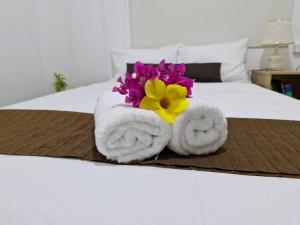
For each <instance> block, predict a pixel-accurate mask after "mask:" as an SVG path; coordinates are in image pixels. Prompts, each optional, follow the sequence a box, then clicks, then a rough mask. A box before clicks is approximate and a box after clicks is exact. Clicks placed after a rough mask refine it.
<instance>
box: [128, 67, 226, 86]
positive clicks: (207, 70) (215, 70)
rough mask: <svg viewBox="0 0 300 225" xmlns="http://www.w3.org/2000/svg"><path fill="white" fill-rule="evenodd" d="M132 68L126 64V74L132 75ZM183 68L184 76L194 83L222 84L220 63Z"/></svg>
mask: <svg viewBox="0 0 300 225" xmlns="http://www.w3.org/2000/svg"><path fill="white" fill-rule="evenodd" d="M152 65H153V66H158V64H152ZM166 65H168V64H166ZM133 67H134V64H133V63H127V72H129V73H133V72H134V70H133ZM185 68H186V71H185V76H187V77H189V78H191V79H195V80H196V82H222V81H221V63H186V64H185Z"/></svg>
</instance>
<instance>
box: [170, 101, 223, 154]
mask: <svg viewBox="0 0 300 225" xmlns="http://www.w3.org/2000/svg"><path fill="white" fill-rule="evenodd" d="M227 133H228V131H227V120H226V118H225V116H224V115H223V113H222V111H221V110H220V109H219V108H218V107H217V106H215V105H214V104H211V103H209V102H207V101H205V100H200V99H190V105H189V108H188V109H187V110H186V111H185V112H183V113H182V114H180V115H178V116H177V117H176V121H175V123H174V125H173V131H172V138H171V140H170V142H169V144H168V147H169V148H170V149H171V150H172V151H174V152H176V153H178V154H181V155H190V154H192V155H201V154H208V153H212V152H214V151H216V150H218V149H219V148H220V147H221V146H222V145H223V144H224V143H225V141H226V139H227Z"/></svg>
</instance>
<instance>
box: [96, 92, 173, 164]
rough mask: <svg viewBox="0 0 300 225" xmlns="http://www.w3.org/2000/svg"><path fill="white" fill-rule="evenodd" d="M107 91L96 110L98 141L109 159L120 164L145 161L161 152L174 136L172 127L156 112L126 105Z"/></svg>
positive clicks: (118, 97) (101, 150) (119, 97)
mask: <svg viewBox="0 0 300 225" xmlns="http://www.w3.org/2000/svg"><path fill="white" fill-rule="evenodd" d="M123 101H124V100H123V98H122V96H120V95H118V94H116V93H111V92H107V93H105V94H103V95H102V97H101V98H100V99H99V101H98V104H97V106H96V111H95V123H96V124H95V139H96V140H95V141H96V146H97V149H98V151H99V152H100V153H102V154H103V155H105V156H106V158H108V159H111V160H114V161H117V162H119V163H127V162H130V161H133V160H144V159H147V158H149V157H152V156H155V155H156V154H158V153H160V152H161V151H162V150H163V149H164V148H165V146H166V145H167V144H168V142H169V140H170V138H171V127H170V126H169V124H167V123H166V122H164V121H162V120H161V119H160V117H159V116H158V115H157V114H156V113H155V112H153V111H149V110H144V109H140V108H133V107H131V106H126V105H125V104H123Z"/></svg>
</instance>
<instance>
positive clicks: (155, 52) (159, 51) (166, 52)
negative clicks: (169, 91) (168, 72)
mask: <svg viewBox="0 0 300 225" xmlns="http://www.w3.org/2000/svg"><path fill="white" fill-rule="evenodd" d="M179 46H181V44H177V45H170V46H165V47H161V48H152V49H112V50H111V57H112V72H113V76H114V78H116V77H119V76H124V75H125V73H126V70H127V63H135V62H136V61H141V62H143V63H149V64H151V63H153V64H158V63H159V62H160V61H161V60H163V59H165V60H166V63H176V62H177V53H178V48H179Z"/></svg>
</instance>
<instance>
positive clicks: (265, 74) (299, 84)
mask: <svg viewBox="0 0 300 225" xmlns="http://www.w3.org/2000/svg"><path fill="white" fill-rule="evenodd" d="M275 81H276V82H277V81H278V82H282V83H284V84H290V85H291V86H292V90H293V97H295V98H297V99H300V72H297V71H271V70H253V71H252V82H253V83H254V84H257V85H259V86H261V87H264V88H267V89H270V90H273V87H272V83H273V82H275Z"/></svg>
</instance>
